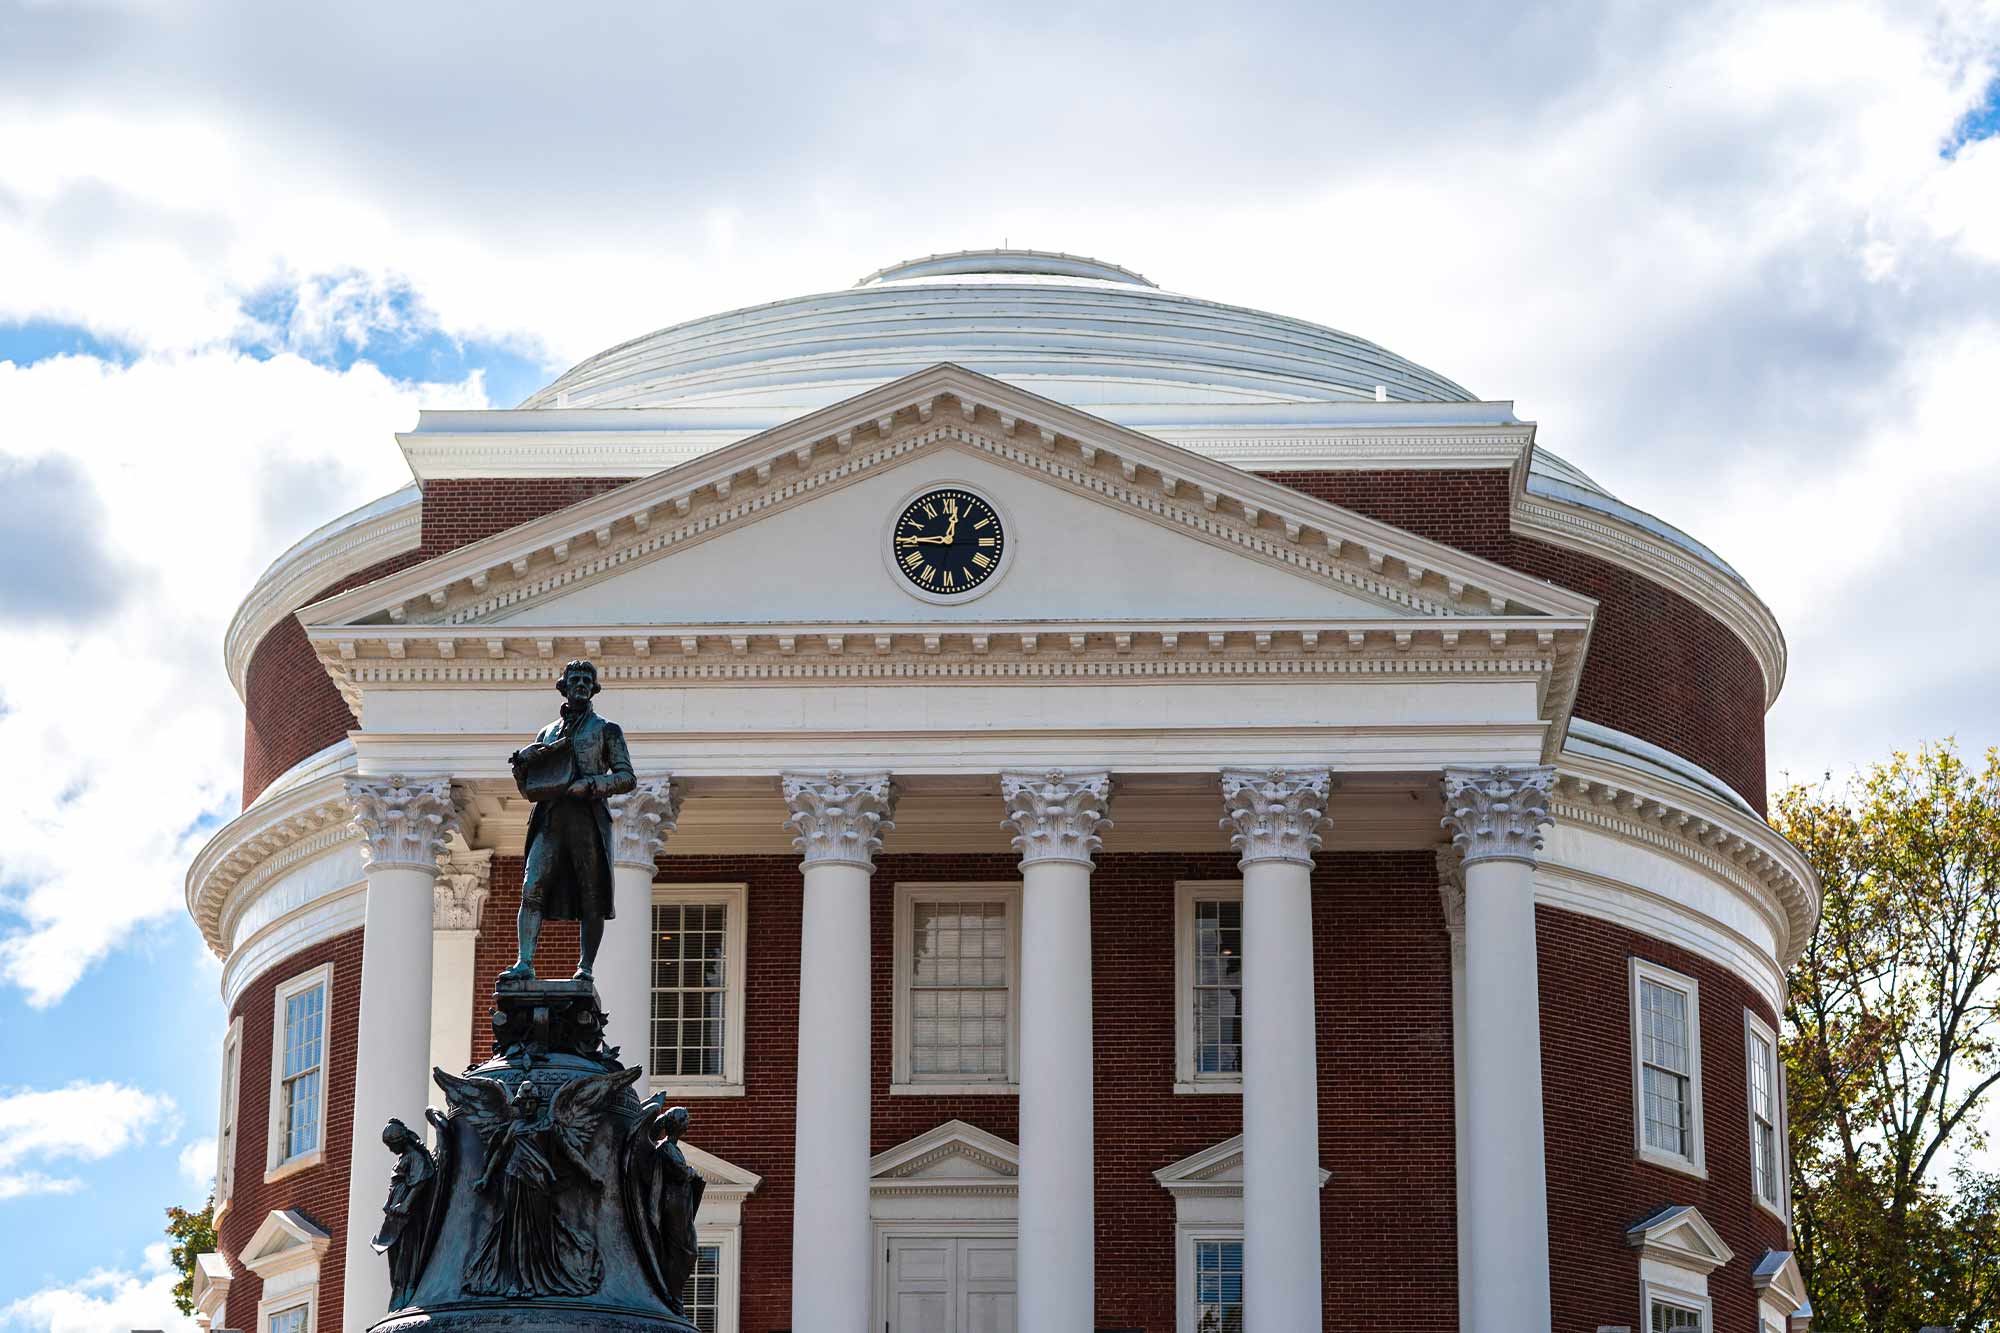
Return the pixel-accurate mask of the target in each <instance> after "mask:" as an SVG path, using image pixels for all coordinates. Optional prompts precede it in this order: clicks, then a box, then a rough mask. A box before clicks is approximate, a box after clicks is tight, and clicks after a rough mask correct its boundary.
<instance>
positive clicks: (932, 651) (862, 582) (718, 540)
mask: <svg viewBox="0 0 2000 1333" xmlns="http://www.w3.org/2000/svg"><path fill="white" fill-rule="evenodd" d="M954 483H955V484H959V485H963V486H966V487H968V488H971V489H973V490H975V491H977V492H978V493H979V494H981V495H983V496H987V497H989V498H990V499H991V500H992V502H993V504H994V507H995V508H996V509H997V510H999V511H1000V513H1001V516H1002V517H1003V519H1004V520H1005V522H1006V525H1007V527H1008V529H1009V536H1008V555H1007V561H1008V564H1007V566H1006V567H1005V568H1004V569H1003V571H1002V572H1000V573H997V574H995V575H993V576H992V577H991V578H990V579H989V580H988V582H987V583H986V584H985V585H983V586H982V588H981V589H980V591H979V592H978V594H977V595H976V596H974V597H968V598H963V599H953V598H947V599H945V600H943V601H940V600H938V599H937V598H935V597H925V596H922V595H921V594H920V593H919V592H918V591H917V590H914V589H913V588H912V587H911V586H910V584H909V582H908V581H907V580H906V579H905V578H903V576H902V575H901V574H900V573H899V572H898V571H897V570H896V569H895V568H893V566H892V559H893V557H892V556H888V555H885V552H889V551H893V550H894V545H893V537H892V534H891V532H890V528H891V526H892V523H893V517H894V515H895V514H896V513H898V512H900V509H901V506H902V504H903V503H904V502H906V501H907V500H909V499H910V498H911V497H912V496H913V495H916V494H920V493H922V492H923V491H924V490H925V489H926V488H928V487H931V486H934V485H945V484H954ZM968 558H969V557H968ZM1594 607H1595V603H1593V602H1592V601H1591V600H1590V599H1589V598H1587V597H1583V596H1581V595H1579V594H1576V593H1572V592H1569V591H1566V590H1564V589H1560V588H1556V587H1554V586H1552V585H1550V584H1548V583H1545V582H1543V581H1541V580H1538V579H1533V578H1530V577H1528V576H1526V575H1522V574H1519V573H1517V572H1515V571H1513V570H1509V569H1506V568H1504V567H1502V566H1499V565H1496V564H1493V563H1491V562H1488V561H1484V560H1480V559H1478V558H1476V557H1473V556H1470V555H1467V554H1465V553H1464V552H1461V551H1457V550H1454V549H1453V548H1450V547H1446V546H1443V545H1440V544H1438V543H1435V542H1429V541H1426V540H1424V539H1422V538H1419V537H1416V536H1413V535H1411V534H1409V533H1407V532H1404V531H1402V530H1400V529H1397V528H1394V527H1391V526H1389V525H1387V524H1383V523H1379V522H1377V521H1375V520H1372V519H1368V518H1365V517H1363V516H1361V515H1359V514H1355V513H1353V512H1351V511H1349V510H1345V509H1341V508H1339V507H1337V506H1334V505H1330V504H1326V503H1324V502H1321V501H1318V500H1315V499H1313V498H1311V497H1310V496H1307V495H1304V494H1302V493H1300V492H1298V491H1295V490H1292V489H1290V488H1288V487H1285V486H1282V485H1280V484H1278V483H1276V482H1274V481H1270V480H1268V479H1266V478H1263V477H1259V476H1256V475H1254V474H1251V473H1248V472H1244V471H1241V470H1239V469H1236V468H1233V467H1230V466H1229V465H1227V464H1225V463H1219V462H1217V461H1215V460H1213V459H1209V458H1205V457H1203V456H1201V455H1199V454H1195V453H1192V452H1190V451H1188V450H1185V449H1182V448H1179V447H1177V446H1175V445H1172V444H1168V443H1165V442H1164V441H1161V440H1157V439H1153V438H1151V437H1149V436H1145V435H1141V434H1138V433H1136V432H1133V431H1130V430H1126V429H1124V428H1122V427H1119V426H1116V425H1114V424H1112V423H1110V422H1107V421H1103V420H1101V419H1099V418H1096V417H1092V416H1089V415H1088V414H1086V413H1083V412H1079V411H1077V410H1076V409H1074V408H1071V407H1067V406H1064V405H1062V404H1059V403H1054V402H1051V401H1049V400H1047V399H1043V398H1038V397H1036V396H1035V395H1033V394H1029V393H1025V392H1023V391H1021V390H1019V389H1016V388H1014V387H1012V386H1010V385H1007V384H1004V383H1001V382H1000V381H997V380H993V379H990V378H987V377H985V376H981V375H977V374H974V373H973V372H971V371H967V370H965V369H963V368H961V367H957V366H949V365H940V366H936V367H933V368H932V369H930V370H927V371H923V372H920V373H918V374H916V375H912V376H909V377H907V378H905V379H903V380H899V381H897V382H895V383H893V384H889V385H884V386H882V387H881V388H878V389H875V390H871V391H869V392H868V393H865V394H861V395H859V396H857V397H855V398H853V399H850V400H848V401H847V402H845V403H841V404H837V405H835V406H834V407H830V408H827V409H825V410H823V411H820V412H815V413H812V414H810V415H808V416H806V417H802V418H800V419H799V420H798V421H794V422H792V423H789V424H787V425H785V426H781V427H778V428H775V429H773V430H770V431H766V432H764V433H763V434H761V435H758V436H754V437H752V438H750V439H747V440H743V441H741V442H739V443H737V444H734V445H731V446H729V447H727V448H724V449H722V450H719V451H717V452H716V453H714V454H711V455H708V456H705V457H703V458H700V459H696V460H693V461H691V462H688V463H686V464H683V465H681V466H679V467H675V468H671V469H669V470H667V471H665V472H661V473H658V474H656V475H654V476H652V477H648V478H644V479H642V480H639V481H635V482H632V483H629V484H627V485H625V486H622V487H619V488H618V489H617V490H615V491H610V492H607V493H605V494H604V495H601V496H598V497H596V498H594V499H591V500H588V501H585V502H584V503H582V504H578V505H575V506H572V507H570V508H568V509H565V510H562V511H559V512H557V513H553V514H549V515H545V516H543V517H541V518H538V519H535V520H533V521H531V522H528V523H524V524H522V525H520V526H519V527H517V528H514V529H511V530H509V531H507V532H504V533H500V534H498V535H496V536H493V537H490V538H487V539H486V540H484V541H480V542H476V543H473V544H471V545H469V546H466V547H463V548H460V549H459V550H456V551H453V552H450V553H448V554H446V555H442V556H439V557H437V558H435V559H433V560H429V561H426V562H424V563H422V564H419V565H416V566H413V567H412V568H410V569H408V570H404V571H402V572H400V573H397V574H394V575H391V576H389V577H387V578H385V579H382V580H379V581H377V582H375V583H372V584H369V585H367V586H365V587H362V588H357V589H355V590H353V591H350V592H346V593H342V594H340V595H338V596H335V597H332V598H329V599H327V600H326V601H323V602H320V603H318V604H316V605H314V606H311V607H308V608H306V609H305V610H304V611H302V612H300V613H299V618H300V620H301V622H302V623H303V624H304V625H305V626H306V629H307V633H308V636H309V637H310V638H311V639H312V640H313V642H314V644H315V647H316V649H317V651H318V652H319V655H320V657H321V660H322V661H323V662H324V663H325V664H326V666H327V668H328V670H329V671H330V672H331V674H332V675H333V676H334V678H335V680H336V682H337V683H339V684H340V685H341V687H342V689H343V691H344V692H346V693H347V694H348V697H349V699H350V701H354V700H356V699H357V698H358V694H357V691H358V689H359V688H360V686H359V685H358V684H357V679H358V678H359V677H360V676H362V675H365V674H366V673H368V672H370V671H373V672H375V673H377V675H378V676H379V677H380V678H382V679H385V680H386V679H389V678H390V677H394V678H397V679H404V680H407V679H410V677H409V675H408V672H409V671H410V670H412V669H416V670H421V671H422V672H423V673H424V675H423V678H424V679H427V680H437V681H446V680H451V679H457V678H459V677H464V678H466V679H468V680H477V681H479V682H481V683H486V684H492V683H504V682H508V681H513V680H517V679H518V680H521V681H523V682H525V681H527V680H528V679H530V678H531V677H539V676H541V675H542V674H544V673H545V671H546V666H545V665H544V664H543V662H542V661H541V659H554V660H556V661H560V660H561V659H562V657H563V656H564V655H569V654H579V653H580V654H582V655H586V656H590V657H592V658H593V659H595V660H598V661H599V663H600V665H601V666H606V667H608V669H609V674H610V675H611V676H612V677H613V678H617V677H619V676H621V675H622V676H626V677H641V678H649V679H667V678H676V677H677V676H681V675H684V676H687V677H688V678H694V679H722V678H725V677H728V676H729V675H731V674H732V666H731V664H732V663H739V664H740V663H742V662H745V661H752V660H759V659H764V660H771V661H776V662H782V661H783V660H784V659H793V660H794V661H800V660H804V659H806V658H811V659H813V661H814V662H815V663H819V662H823V661H826V660H828V659H837V658H840V657H842V655H843V654H845V655H846V657H847V660H848V661H849V662H851V661H852V659H853V657H854V656H855V655H856V654H857V653H859V652H869V653H873V654H876V655H882V654H895V653H903V652H908V653H911V654H922V655H929V656H930V657H931V658H932V660H933V661H936V660H938V659H939V658H943V659H945V660H954V659H957V658H963V659H966V660H968V661H970V660H973V659H982V660H983V661H984V662H993V661H997V660H999V657H1000V654H1002V653H1003V652H1005V653H1011V654H1015V655H1017V656H1024V657H1025V656H1033V655H1034V654H1036V653H1038V652H1046V651H1047V650H1051V649H1055V650H1060V651H1063V652H1066V653H1069V654H1086V653H1096V652H1102V653H1103V654H1104V655H1105V656H1107V657H1128V659H1129V658H1130V657H1134V656H1153V657H1158V656H1161V655H1166V656H1172V655H1174V654H1183V655H1194V654H1209V655H1211V660H1214V657H1215V656H1216V655H1220V656H1227V655H1229V654H1232V653H1246V654H1261V653H1266V652H1271V651H1281V652H1285V651H1289V652H1294V653H1301V652H1302V653H1304V654H1307V655H1311V654H1314V653H1341V654H1348V655H1352V656H1353V658H1354V659H1355V660H1357V661H1358V660H1360V659H1361V658H1365V657H1371V656H1373V657H1382V658H1390V657H1393V656H1395V655H1399V654H1400V655H1405V656H1404V660H1405V661H1406V662H1407V661H1412V660H1416V658H1436V657H1449V658H1451V659H1452V660H1451V661H1450V662H1449V663H1447V664H1445V666H1444V667H1443V669H1444V670H1447V671H1450V672H1453V673H1461V674H1462V673H1465V672H1469V671H1486V670H1490V671H1498V672H1507V673H1513V674H1519V673H1521V672H1523V671H1529V672H1534V673H1536V674H1539V675H1540V676H1541V677H1542V678H1543V679H1544V680H1545V681H1546V682H1547V687H1546V693H1547V706H1546V708H1545V709H1544V712H1545V715H1546V716H1548V717H1549V718H1550V719H1551V720H1552V721H1556V722H1558V723H1559V724H1560V723H1561V722H1562V721H1563V720H1564V719H1566V718H1567V714H1568V705H1569V701H1570V699H1571V697H1572V696H1573V693H1574V685H1575V676H1576V667H1577V666H1578V664H1579V663H1580V660H1581V653H1582V650H1583V646H1584V643H1585V641H1586V639H1587V636H1588V632H1589V626H1590V621H1591V617H1592V614H1593V612H1594ZM989 653H990V654H993V656H992V657H990V658H989V657H987V655H988V654H989ZM1412 654H1414V656H1411V655H1412ZM406 662H408V663H415V664H419V665H418V666H416V667H414V668H412V667H406V666H404V665H402V664H403V663H406ZM669 663H671V664H673V665H669ZM370 664H373V665H372V666H371V665H370ZM850 669H851V668H850ZM980 669H981V670H989V669H991V668H989V667H987V666H984V665H982V666H981V668H980ZM1198 669H1199V668H1190V667H1186V666H1183V665H1180V664H1178V663H1177V665H1176V667H1175V670H1176V671H1177V672H1179V671H1188V670H1198ZM1239 669H1240V668H1239ZM1426 669H1427V670H1437V669H1438V668H1437V667H1435V666H1433V667H1429V668H1426ZM817 672H818V668H817V667H814V668H813V669H812V671H811V672H810V673H809V674H817ZM1015 674H1026V675H1032V674H1037V673H1036V672H1033V671H1024V672H1016V673H1015Z"/></svg>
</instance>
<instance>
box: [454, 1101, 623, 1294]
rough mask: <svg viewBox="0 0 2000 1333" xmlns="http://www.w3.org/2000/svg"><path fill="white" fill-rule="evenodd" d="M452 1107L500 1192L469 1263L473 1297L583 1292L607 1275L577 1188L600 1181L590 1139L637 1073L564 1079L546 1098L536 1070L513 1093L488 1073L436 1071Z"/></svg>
mask: <svg viewBox="0 0 2000 1333" xmlns="http://www.w3.org/2000/svg"><path fill="white" fill-rule="evenodd" d="M435 1073H436V1077H437V1081H438V1086H439V1087H441V1088H443V1089H444V1092H445V1096H446V1097H447V1098H448V1099H449V1100H450V1102H451V1108H452V1114H453V1116H454V1117H456V1116H459V1115H464V1116H468V1117H470V1118H471V1120H472V1126H473V1128H474V1129H475V1130H477V1131H478V1132H479V1141H480V1143H481V1144H483V1145H484V1146H485V1149H486V1169H485V1170H484V1171H483V1172H481V1173H480V1176H479V1179H478V1180H476V1181H474V1182H473V1185H472V1187H473V1189H475V1190H477V1191H478V1192H479V1193H481V1194H485V1195H489V1196H493V1195H496V1194H497V1198H496V1199H495V1206H494V1209H493V1212H492V1215H491V1216H490V1217H489V1218H488V1219H487V1221H486V1223H485V1226H484V1228H483V1230H482V1232H481V1234H480V1235H479V1236H478V1237H477V1239H476V1240H475V1241H474V1243H473V1248H472V1255H471V1257H470V1258H469V1259H467V1260H466V1263H465V1280H464V1285H465V1291H466V1294H468V1295H472V1296H507V1297H520V1296H588V1295H590V1294H591V1293H592V1292H594V1291H596V1290H597V1288H598V1286H599V1285H600V1284H601V1283H602V1282H603V1281H604V1259H603V1256H602V1255H600V1254H599V1253H598V1249H597V1235H596V1230H595V1228H594V1227H593V1226H591V1224H590V1222H589V1220H588V1218H587V1213H588V1211H589V1206H590V1205H589V1203H588V1201H587V1200H584V1201H580V1200H579V1199H578V1198H577V1188H576V1187H577V1186H582V1187H584V1188H585V1189H588V1190H589V1191H591V1192H593V1193H594V1192H597V1191H600V1190H602V1189H603V1188H604V1180H603V1177H601V1176H599V1175H598V1174H597V1172H596V1171H595V1170H594V1169H593V1168H592V1167H591V1165H590V1161H589V1157H590V1145H591V1142H592V1140H594V1139H595V1138H596V1137H597V1130H598V1127H599V1126H600V1125H602V1124H603V1123H604V1119H605V1114H604V1113H605V1110H606V1108H607V1107H608V1106H609V1105H610V1103H611V1101H612V1099H613V1098H614V1097H616V1096H617V1095H618V1094H619V1093H622V1092H624V1091H625V1090H626V1089H628V1088H630V1087H631V1086H632V1084H633V1082H634V1081H636V1080H637V1079H638V1077H639V1073H640V1071H639V1070H638V1069H637V1068H636V1067H635V1068H632V1069H620V1070H614V1071H612V1072H611V1073H608V1074H594V1075H592V1076H590V1077H589V1078H580V1079H577V1080H575V1081H574V1082H571V1083H567V1084H565V1085H564V1086H563V1087H561V1088H560V1089H558V1090H557V1092H556V1094H555V1096H554V1097H553V1098H548V1097H545V1096H544V1094H543V1092H542V1089H541V1088H540V1087H538V1086H537V1085H536V1083H535V1081H534V1079H532V1078H525V1079H522V1080H521V1082H520V1084H519V1086H517V1087H516V1088H515V1089H514V1092H513V1095H512V1096H509V1095H508V1093H507V1088H506V1085H505V1084H503V1083H501V1082H499V1081H498V1080H497V1079H490V1078H478V1077H473V1078H457V1077H454V1076H453V1075H450V1074H447V1073H445V1072H444V1071H443V1070H442V1069H439V1070H436V1071H435Z"/></svg>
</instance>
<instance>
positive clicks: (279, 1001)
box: [259, 963, 333, 1327]
mask: <svg viewBox="0 0 2000 1333" xmlns="http://www.w3.org/2000/svg"><path fill="white" fill-rule="evenodd" d="M315 986H324V987H326V991H325V999H324V1000H323V1001H322V1002H321V1005H320V1045H319V1144H318V1146H317V1147H315V1148H313V1149H312V1151H310V1152H304V1153H300V1154H299V1155H298V1156H296V1157H281V1156H279V1154H280V1153H281V1152H283V1151H284V1142H285V1136H284V1126H283V1124H282V1123H281V1122H282V1121H283V1119H284V1104H283V1096H282V1094H283V1092H284V1083H285V1077H284V1075H285V1003H286V1001H288V1000H290V999H291V998H292V997H293V996H294V995H300V994H303V993H304V992H306V991H309V990H311V989H312V988H313V987H315ZM332 1087H333V964H332V963H322V964H320V965H319V966H318V967H316V968H314V969H312V971H310V972H301V973H300V974H299V975H297V976H295V977H292V978H290V979H289V980H286V981H281V982H279V983H278V984H277V986H276V987H275V988H273V990H272V993H271V1096H270V1102H271V1105H270V1114H269V1120H268V1127H267V1132H266V1134H265V1136H264V1137H265V1150H264V1159H265V1160H264V1181H265V1183H266V1184H269V1183H270V1182H272V1181H274V1180H282V1179H284V1178H285V1177H286V1176H291V1175H296V1174H298V1173H299V1172H301V1171H307V1170H310V1169H312V1168H313V1167H316V1166H318V1165H319V1164H320V1163H321V1162H324V1161H325V1160H326V1136H327V1111H328V1109H329V1108H330V1106H331V1105H332ZM259 1317H260V1318H261V1317H262V1312H261V1311H260V1312H259ZM260 1327H261V1325H260Z"/></svg>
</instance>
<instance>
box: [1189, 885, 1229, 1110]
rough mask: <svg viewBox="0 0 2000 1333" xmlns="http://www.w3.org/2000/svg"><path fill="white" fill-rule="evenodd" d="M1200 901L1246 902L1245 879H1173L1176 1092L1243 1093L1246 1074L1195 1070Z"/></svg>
mask: <svg viewBox="0 0 2000 1333" xmlns="http://www.w3.org/2000/svg"><path fill="white" fill-rule="evenodd" d="M1197 900H1222V901H1234V902H1242V901H1243V881H1242V879H1241V878H1237V879H1183V880H1176V881H1174V1091H1175V1092H1177V1093H1229V1094H1233V1095H1236V1096H1241V1095H1242V1093H1243V1075H1242V1073H1241V1072H1238V1073H1234V1074H1203V1073H1200V1072H1198V1071H1197V1070H1196V1069H1195V1030H1194V961H1195V960H1194V913H1195V903H1196V901H1197Z"/></svg>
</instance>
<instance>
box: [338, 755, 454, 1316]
mask: <svg viewBox="0 0 2000 1333" xmlns="http://www.w3.org/2000/svg"><path fill="white" fill-rule="evenodd" d="M347 799H348V801H349V803H350V804H352V806H353V807H354V827H355V828H356V829H357V830H359V831H360V833H361V835H362V837H363V838H364V839H365V847H366V852H367V857H368V905H367V909H366V915H365V917H364V918H363V924H364V926H365V933H364V934H363V936H362V944H361V1015H360V1021H359V1023H358V1025H357V1031H356V1033H355V1038H354V1041H355V1050H356V1053H357V1055H358V1056H359V1058H358V1059H357V1060H356V1061H355V1071H354V1128H353V1156H352V1157H351V1158H350V1159H349V1162H350V1165H349V1170H348V1190H347V1236H346V1244H345V1249H346V1255H347V1270H346V1281H345V1285H344V1288H343V1292H344V1295H343V1299H342V1303H341V1325H342V1327H343V1328H344V1329H346V1330H347V1333H359V1330H361V1329H365V1328H367V1327H368V1326H369V1325H370V1324H372V1323H374V1322H375V1321H376V1320H378V1319H380V1318H381V1317H382V1316H383V1314H384V1313H385V1312H386V1311H387V1310H388V1306H389V1268H388V1265H387V1264H385V1263H384V1262H383V1260H382V1256H381V1255H379V1254H376V1253H375V1252H374V1250H373V1249H371V1248H370V1247H369V1244H368V1241H369V1238H370V1237H371V1236H373V1235H374V1234H375V1224H376V1222H377V1221H378V1220H379V1215H380V1213H381V1210H382V1200H383V1198H384V1197H386V1192H387V1189H388V1181H389V1172H390V1170H391V1169H392V1168H393V1167H394V1166H395V1160H394V1159H393V1158H392V1157H391V1156H390V1155H389V1153H388V1151H387V1150H386V1149H385V1148H383V1146H382V1129H383V1126H385V1125H386V1124H388V1122H389V1120H390V1119H391V1118H392V1117H394V1118H396V1119H400V1120H402V1121H404V1122H405V1123H407V1124H411V1125H415V1124H417V1123H419V1122H420V1121H421V1119H422V1117H423V1113H424V1108H425V1107H426V1106H429V1105H430V1099H431V1063H430V1056H431V1016H430V1007H431V917H432V913H433V911H434V900H433V894H432V886H433V884H434V883H435V881H436V880H437V875H438V858H439V857H441V856H443V855H445V854H446V852H447V851H448V850H449V847H448V843H447V839H449V837H450V836H451V834H453V833H454V832H456V831H457V824H458V813H457V810H456V809H455V808H454V807H453V804H452V798H451V780H450V779H449V778H426V779H421V780H416V781H412V780H410V779H406V778H402V777H391V778H349V779H348V780H347Z"/></svg>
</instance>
